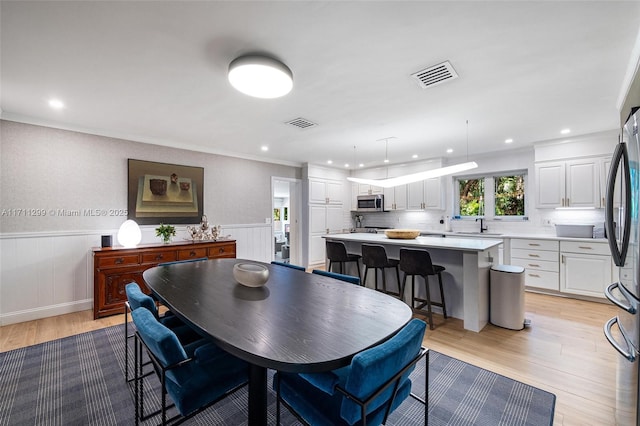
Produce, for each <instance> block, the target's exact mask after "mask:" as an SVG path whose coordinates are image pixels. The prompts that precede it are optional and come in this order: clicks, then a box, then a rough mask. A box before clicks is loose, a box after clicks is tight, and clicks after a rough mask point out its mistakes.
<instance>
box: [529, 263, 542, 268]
mask: <svg viewBox="0 0 640 426" xmlns="http://www.w3.org/2000/svg"><path fill="white" fill-rule="evenodd" d="M529 266H531V267H532V268H539V267H540V265H536V264H535V263H530V264H529Z"/></svg>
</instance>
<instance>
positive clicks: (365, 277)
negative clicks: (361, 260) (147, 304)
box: [362, 265, 369, 287]
mask: <svg viewBox="0 0 640 426" xmlns="http://www.w3.org/2000/svg"><path fill="white" fill-rule="evenodd" d="M367 272H369V268H367V265H364V278H363V279H362V286H363V287H366V286H367Z"/></svg>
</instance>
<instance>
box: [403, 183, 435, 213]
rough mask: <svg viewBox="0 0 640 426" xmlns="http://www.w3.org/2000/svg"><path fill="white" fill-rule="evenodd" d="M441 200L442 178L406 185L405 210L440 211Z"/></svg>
mask: <svg viewBox="0 0 640 426" xmlns="http://www.w3.org/2000/svg"><path fill="white" fill-rule="evenodd" d="M443 200H444V194H443V192H442V178H439V177H438V178H432V179H426V180H423V181H420V182H413V183H410V184H408V185H407V210H442V206H443V205H444V201H443Z"/></svg>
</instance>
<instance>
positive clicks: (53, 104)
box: [49, 99, 64, 109]
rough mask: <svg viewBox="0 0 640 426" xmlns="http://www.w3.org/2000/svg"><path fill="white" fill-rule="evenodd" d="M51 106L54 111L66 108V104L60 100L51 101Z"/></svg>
mask: <svg viewBox="0 0 640 426" xmlns="http://www.w3.org/2000/svg"><path fill="white" fill-rule="evenodd" d="M49 106H50V107H51V108H53V109H62V108H64V102H62V101H61V100H60V99H49Z"/></svg>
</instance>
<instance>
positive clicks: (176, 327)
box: [124, 283, 201, 382]
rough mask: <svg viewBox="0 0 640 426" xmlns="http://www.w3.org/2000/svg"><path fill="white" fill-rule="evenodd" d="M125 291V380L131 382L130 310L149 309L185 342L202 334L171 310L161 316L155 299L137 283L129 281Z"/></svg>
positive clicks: (191, 340)
mask: <svg viewBox="0 0 640 426" xmlns="http://www.w3.org/2000/svg"><path fill="white" fill-rule="evenodd" d="M124 291H125V293H126V294H127V301H126V302H125V304H124V335H125V341H124V343H125V344H124V371H125V373H124V377H125V380H126V381H127V382H129V381H130V379H129V343H128V341H129V339H130V338H131V337H133V334H129V316H128V313H129V312H132V311H135V310H136V309H139V308H145V309H147V310H148V311H149V312H151V313H152V314H153V316H154V317H155V318H156V319H157V320H158V321H160V322H161V323H162V324H163V325H165V326H167V327H169V328H170V329H172V330H173V331H174V332H175V333H176V334H177V335H178V337H179V338H180V341H181V342H183V343H189V342H193V341H195V340H198V339H200V337H201V336H200V335H199V334H198V333H196V332H195V331H193V329H191V327H189V326H187V325H186V324H185V323H183V322H182V321H181V320H180V319H179V318H178V317H176V316H175V315H173V313H171V312H169V311H167V312H166V313H165V315H164V316H160V314H159V312H158V307H157V306H156V302H155V300H154V299H152V298H151V296H148V295H146V294H144V293H143V292H142V290H141V289H140V286H139V285H138V284H137V283H129V284H127V285H125V286H124Z"/></svg>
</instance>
